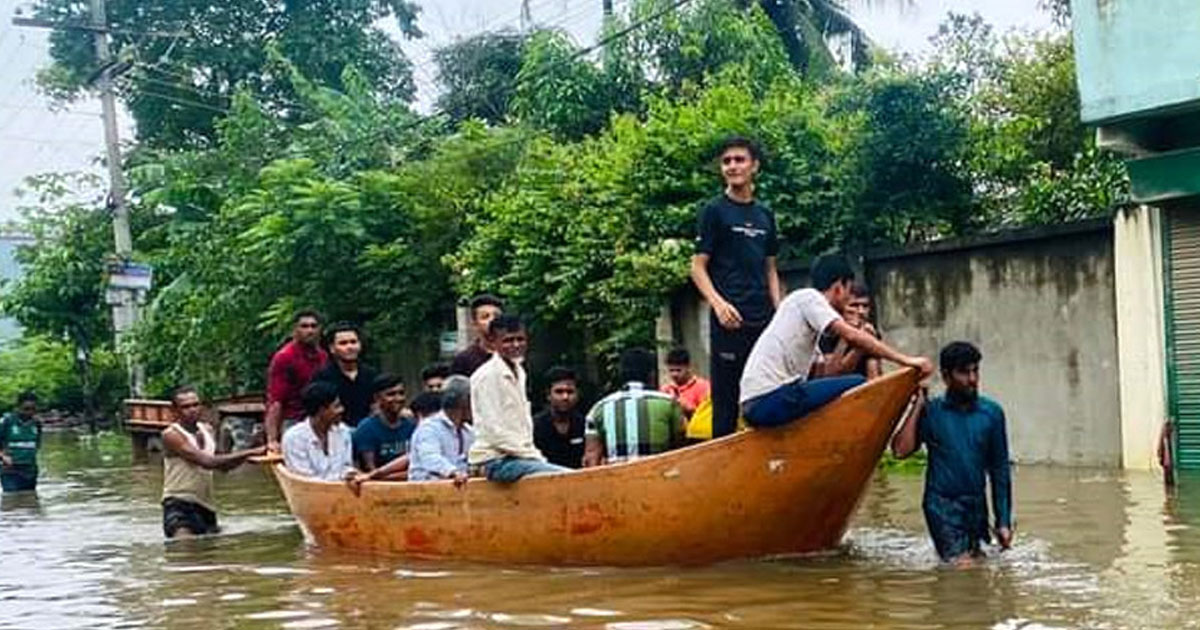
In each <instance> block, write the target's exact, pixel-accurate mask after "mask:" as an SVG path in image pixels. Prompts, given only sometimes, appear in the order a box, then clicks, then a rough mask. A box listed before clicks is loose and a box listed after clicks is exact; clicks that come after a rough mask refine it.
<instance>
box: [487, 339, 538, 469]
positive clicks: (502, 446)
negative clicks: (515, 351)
mask: <svg viewBox="0 0 1200 630" xmlns="http://www.w3.org/2000/svg"><path fill="white" fill-rule="evenodd" d="M514 367H515V370H514V369H513V368H510V367H509V366H508V362H507V361H505V360H504V358H503V357H501V356H500V353H499V352H497V353H495V354H493V355H492V358H491V359H488V361H487V363H484V364H483V365H481V366H479V369H478V370H475V373H474V374H472V375H471V416H472V423H473V424H474V425H475V444H474V445H473V446H472V447H471V451H470V454H469V455H468V461H470V462H471V463H472V464H482V463H484V462H487V461H491V460H493V459H497V458H500V457H506V456H512V457H522V458H527V459H537V460H541V461H545V460H546V458H545V457H543V456H542V452H541V451H539V450H538V449H537V447H536V446H534V445H533V415H532V413H531V412H530V409H529V398H527V397H526V396H525V369H524V368H522V367H521V365H520V364H517V365H515V366H514Z"/></svg>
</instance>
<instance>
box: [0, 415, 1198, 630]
mask: <svg viewBox="0 0 1200 630" xmlns="http://www.w3.org/2000/svg"><path fill="white" fill-rule="evenodd" d="M42 474H43V476H42V483H41V486H40V488H39V491H38V496H37V498H36V500H32V499H33V498H32V497H21V496H6V497H4V500H3V503H2V505H0V628H4V629H8V628H22V629H24V628H53V629H60V628H197V629H201V628H203V629H206V630H208V629H213V628H288V629H299V628H326V627H329V628H334V627H340V628H383V629H393V628H402V629H409V630H460V629H468V628H481V629H482V628H489V629H501V628H505V629H507V628H514V629H515V628H538V627H544V628H581V629H582V628H595V629H603V630H685V629H692V628H747V629H756V630H758V629H770V628H806V629H830V630H833V629H839V630H842V629H851V628H854V629H858V628H888V629H892V628H895V629H901V628H904V629H914V630H915V629H932V628H992V629H996V630H1010V629H1011V630H1016V629H1019V628H1020V629H1027V630H1034V629H1047V628H1105V629H1106V628H1113V629H1125V628H1164V629H1167V628H1171V629H1174V628H1200V478H1195V479H1188V478H1185V479H1183V480H1182V484H1183V485H1182V487H1183V490H1182V491H1181V492H1180V493H1179V495H1178V496H1176V497H1173V498H1167V497H1166V496H1165V495H1164V492H1163V489H1162V485H1161V481H1160V480H1159V478H1158V477H1156V476H1153V475H1150V474H1139V473H1121V472H1107V471H1076V470H1064V469H1049V468H1037V467H1022V468H1019V469H1017V470H1016V471H1015V474H1014V482H1015V488H1016V518H1017V521H1018V522H1017V532H1018V534H1017V536H1018V540H1017V545H1016V547H1015V548H1014V550H1012V551H1011V552H1008V553H1005V554H1003V555H1002V556H1001V557H999V558H998V559H996V560H994V561H992V562H990V563H988V564H987V565H985V566H983V567H979V568H975V569H970V570H965V571H960V570H952V569H946V568H943V567H940V566H938V564H937V562H936V558H935V556H934V553H933V549H932V546H931V545H930V544H929V542H928V540H927V539H926V537H925V535H924V529H923V528H924V525H923V523H922V520H921V512H920V492H921V477H920V475H919V474H913V473H891V474H888V475H880V476H877V478H876V479H875V480H874V481H873V482H872V484H871V489H870V492H869V495H868V497H867V498H866V499H865V500H864V502H863V505H862V507H861V508H860V510H859V512H858V516H857V518H856V520H855V523H854V525H853V527H852V529H851V532H850V534H849V536H848V537H847V541H846V544H845V546H844V548H843V549H842V550H841V551H839V552H837V553H832V554H828V555H824V556H821V557H813V558H804V559H791V560H785V561H774V562H741V563H733V564H726V565H721V566H716V567H709V568H705V569H688V570H678V569H644V570H617V569H595V570H581V569H553V568H541V569H525V568H503V567H488V566H478V565H455V564H435V563H424V562H412V561H405V560H402V559H397V558H387V557H375V556H370V555H359V554H347V553H340V552H336V551H330V550H317V549H308V548H306V547H305V546H304V543H303V541H302V540H301V537H300V534H299V531H298V530H297V528H296V526H295V524H294V523H293V521H292V520H291V518H290V516H289V515H288V514H287V509H286V506H285V505H284V502H283V500H282V498H281V497H280V495H279V492H278V491H277V490H276V488H275V486H274V484H273V483H272V482H271V480H270V479H269V478H268V477H267V476H266V475H265V474H264V473H263V472H262V471H260V470H258V469H257V468H252V467H248V468H244V469H242V470H239V471H236V472H234V473H231V474H228V475H220V476H218V487H217V497H218V501H219V502H220V504H221V506H222V508H223V510H222V512H221V514H220V518H221V522H222V525H223V526H224V528H225V533H223V534H222V535H220V536H217V537H214V538H210V539H208V540H200V541H181V542H176V543H171V544H164V542H163V539H162V526H161V509H160V507H159V505H158V495H159V492H160V489H161V481H160V480H161V474H162V471H161V463H160V462H157V461H152V462H151V463H148V464H133V463H132V462H131V460H130V456H129V453H128V443H127V442H126V441H125V440H124V439H122V438H120V437H119V436H110V437H108V438H101V439H91V438H76V437H75V436H73V435H71V434H56V435H49V436H48V444H47V447H46V449H45V450H44V453H43V473H42Z"/></svg>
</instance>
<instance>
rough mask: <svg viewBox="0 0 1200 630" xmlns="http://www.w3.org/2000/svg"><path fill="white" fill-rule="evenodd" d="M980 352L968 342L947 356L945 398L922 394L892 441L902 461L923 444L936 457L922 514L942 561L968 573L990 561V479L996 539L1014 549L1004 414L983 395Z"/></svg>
mask: <svg viewBox="0 0 1200 630" xmlns="http://www.w3.org/2000/svg"><path fill="white" fill-rule="evenodd" d="M981 358H982V357H981V355H980V353H979V350H978V349H977V348H976V347H975V346H973V345H971V344H970V343H967V342H965V341H955V342H954V343H951V344H949V345H947V346H946V347H945V348H943V349H942V353H941V357H940V358H939V359H940V360H939V363H940V364H941V371H942V380H943V381H944V382H945V383H946V395H945V396H940V397H937V398H934V399H932V400H929V401H926V394H925V390H924V389H922V390H921V391H919V392H918V393H917V394H916V396H915V397H914V403H913V405H912V407H911V408H910V410H909V412H908V414H907V415H906V417H905V420H904V426H903V427H902V428H901V429H900V431H898V432H897V433H896V435H895V436H894V437H893V438H892V452H893V453H894V454H895V455H896V457H898V458H900V459H903V458H905V457H908V456H909V455H912V454H913V453H915V452H916V451H917V449H918V448H920V446H921V445H922V444H924V445H925V449H926V450H927V451H928V452H929V466H928V468H927V469H926V470H925V498H924V500H923V501H922V505H921V507H922V510H923V511H924V512H925V523H926V525H928V527H929V534H930V536H931V537H932V538H933V544H934V546H935V547H936V548H937V552H938V555H939V556H941V558H942V560H943V561H946V562H952V563H954V564H957V565H960V566H961V565H967V564H970V563H971V562H972V561H974V560H975V559H976V558H980V557H982V556H983V551H982V550H981V549H980V544H981V543H983V542H987V541H989V540H990V539H991V537H990V535H989V532H988V508H987V495H986V492H985V488H984V485H985V484H984V477H985V476H986V477H988V478H990V479H991V484H992V511H993V513H994V517H995V530H994V531H995V534H996V539H997V541H998V542H999V543H1000V547H1001V548H1002V549H1008V548H1009V547H1010V546H1011V545H1012V480H1011V477H1010V471H1009V462H1008V435H1007V432H1006V429H1005V420H1004V410H1003V409H1001V408H1000V405H998V404H996V403H995V402H994V401H992V400H991V399H989V398H986V397H984V396H980V395H979V361H980V359H981Z"/></svg>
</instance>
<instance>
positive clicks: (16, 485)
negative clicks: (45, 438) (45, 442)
mask: <svg viewBox="0 0 1200 630" xmlns="http://www.w3.org/2000/svg"><path fill="white" fill-rule="evenodd" d="M41 446H42V423H41V422H38V420H37V419H36V418H30V419H28V420H25V419H22V418H21V417H20V416H18V415H17V414H15V413H9V414H5V415H4V416H3V417H0V451H4V452H5V453H6V454H7V455H8V456H9V457H10V458H12V461H13V465H12V466H0V487H2V488H3V490H4V492H25V491H28V490H35V489H36V488H37V478H38V465H37V453H38V449H39V448H41Z"/></svg>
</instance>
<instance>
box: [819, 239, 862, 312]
mask: <svg viewBox="0 0 1200 630" xmlns="http://www.w3.org/2000/svg"><path fill="white" fill-rule="evenodd" d="M853 284H854V269H852V268H851V267H850V262H849V261H847V260H846V258H845V257H844V256H839V255H837V254H826V255H824V256H818V257H817V259H816V260H814V261H813V266H812V285H813V288H814V289H816V290H818V291H820V292H821V293H824V294H825V298H826V299H827V300H829V305H830V306H832V307H833V308H834V310H836V311H838V312H839V313H841V312H843V311H845V310H846V305H847V304H848V303H849V302H850V287H851V286H852V285H853Z"/></svg>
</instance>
